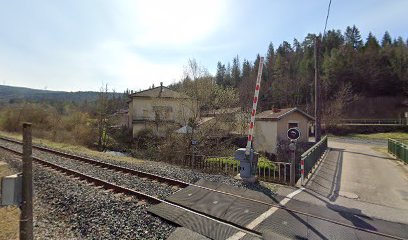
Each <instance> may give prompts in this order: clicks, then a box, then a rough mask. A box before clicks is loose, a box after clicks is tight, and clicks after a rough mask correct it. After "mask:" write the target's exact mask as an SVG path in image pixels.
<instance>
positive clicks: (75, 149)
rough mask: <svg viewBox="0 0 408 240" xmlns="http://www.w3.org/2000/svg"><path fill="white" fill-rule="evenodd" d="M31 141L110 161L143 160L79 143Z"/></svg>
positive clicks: (12, 135) (34, 139)
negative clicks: (114, 154) (101, 150)
mask: <svg viewBox="0 0 408 240" xmlns="http://www.w3.org/2000/svg"><path fill="white" fill-rule="evenodd" d="M0 136H3V137H8V138H13V139H17V140H22V135H21V134H16V133H9V132H4V131H0ZM33 143H34V144H41V145H44V146H47V147H50V148H53V149H57V150H61V151H64V152H69V153H74V154H75V153H81V154H84V155H87V156H89V157H95V158H101V159H107V160H111V161H119V162H131V163H138V162H139V163H140V162H143V160H141V159H136V158H132V157H121V156H112V155H110V154H108V153H104V152H99V151H96V150H92V149H89V148H86V147H84V146H79V145H71V144H65V143H57V142H52V141H50V140H47V139H40V138H33Z"/></svg>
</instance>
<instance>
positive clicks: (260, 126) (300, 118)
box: [254, 108, 314, 154]
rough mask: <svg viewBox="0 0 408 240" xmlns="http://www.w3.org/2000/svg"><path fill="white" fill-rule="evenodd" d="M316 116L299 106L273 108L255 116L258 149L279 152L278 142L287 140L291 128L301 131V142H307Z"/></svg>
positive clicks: (256, 145) (256, 147)
mask: <svg viewBox="0 0 408 240" xmlns="http://www.w3.org/2000/svg"><path fill="white" fill-rule="evenodd" d="M313 120H314V118H313V117H312V116H310V115H309V114H307V113H305V112H303V111H302V110H300V109H298V108H284V109H276V108H274V109H272V110H268V111H264V112H261V113H259V114H257V115H256V116H255V129H254V147H255V149H256V151H259V152H267V153H273V154H276V153H277V147H278V143H279V141H281V140H287V139H288V138H287V131H288V129H289V128H293V127H297V128H299V129H300V131H301V136H300V138H299V140H298V141H299V142H307V141H308V138H309V125H310V123H311V121H313Z"/></svg>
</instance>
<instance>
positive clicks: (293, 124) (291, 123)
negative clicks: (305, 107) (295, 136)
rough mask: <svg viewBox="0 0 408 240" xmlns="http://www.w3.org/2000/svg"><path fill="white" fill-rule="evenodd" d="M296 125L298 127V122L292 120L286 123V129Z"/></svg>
mask: <svg viewBox="0 0 408 240" xmlns="http://www.w3.org/2000/svg"><path fill="white" fill-rule="evenodd" d="M296 127H298V123H294V122H290V123H288V129H289V128H296Z"/></svg>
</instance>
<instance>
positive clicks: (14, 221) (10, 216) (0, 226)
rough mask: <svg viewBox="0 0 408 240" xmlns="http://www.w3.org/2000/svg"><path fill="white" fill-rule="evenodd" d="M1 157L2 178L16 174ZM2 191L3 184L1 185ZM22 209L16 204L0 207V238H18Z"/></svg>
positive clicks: (0, 171) (0, 170) (0, 172)
mask: <svg viewBox="0 0 408 240" xmlns="http://www.w3.org/2000/svg"><path fill="white" fill-rule="evenodd" d="M3 163H4V162H1V158H0V178H2V177H4V176H8V175H12V174H14V172H13V171H12V170H11V169H10V168H9V167H8V166H7V164H3ZM0 191H1V186H0ZM19 220H20V209H19V208H18V207H15V206H6V207H0V239H18V238H19V235H18V231H19Z"/></svg>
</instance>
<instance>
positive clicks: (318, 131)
mask: <svg viewBox="0 0 408 240" xmlns="http://www.w3.org/2000/svg"><path fill="white" fill-rule="evenodd" d="M319 46H320V44H319V37H318V36H316V38H315V47H314V59H315V64H314V67H315V140H316V142H319V141H320V139H321V138H322V129H321V122H320V120H321V119H320V118H321V102H320V100H321V99H320V79H319V62H318V59H319V50H318V49H319Z"/></svg>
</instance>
